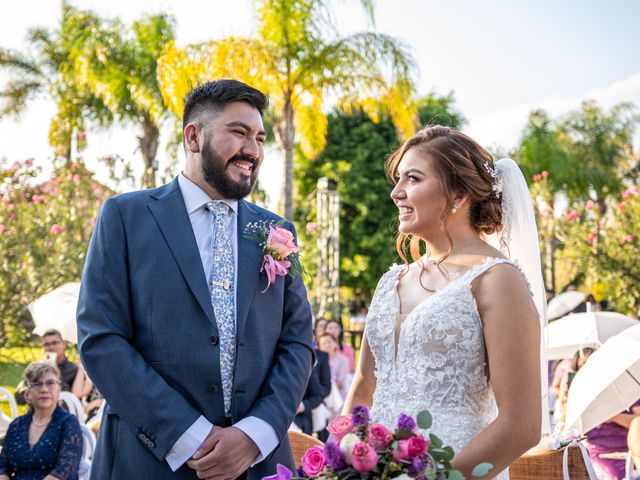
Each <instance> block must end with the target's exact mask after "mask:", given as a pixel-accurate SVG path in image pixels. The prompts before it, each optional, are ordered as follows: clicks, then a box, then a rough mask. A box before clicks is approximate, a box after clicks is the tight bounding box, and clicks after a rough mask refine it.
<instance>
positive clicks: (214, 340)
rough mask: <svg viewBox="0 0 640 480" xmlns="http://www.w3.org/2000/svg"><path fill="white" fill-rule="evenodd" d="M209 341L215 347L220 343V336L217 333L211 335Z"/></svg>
mask: <svg viewBox="0 0 640 480" xmlns="http://www.w3.org/2000/svg"><path fill="white" fill-rule="evenodd" d="M209 343H210V344H211V345H213V346H214V347H215V346H216V345H218V344H219V343H220V337H218V336H217V335H211V336H210V337H209Z"/></svg>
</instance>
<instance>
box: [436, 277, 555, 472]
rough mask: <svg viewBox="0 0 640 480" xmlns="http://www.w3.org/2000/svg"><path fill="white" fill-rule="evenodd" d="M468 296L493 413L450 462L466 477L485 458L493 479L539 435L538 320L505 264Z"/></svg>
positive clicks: (522, 286) (526, 292)
mask: <svg viewBox="0 0 640 480" xmlns="http://www.w3.org/2000/svg"><path fill="white" fill-rule="evenodd" d="M474 295H475V298H476V303H477V305H478V312H479V313H480V317H481V318H482V322H483V325H484V336H485V345H486V349H487V358H488V366H489V377H490V382H491V386H492V388H493V391H494V394H495V398H496V403H497V405H498V410H499V414H498V417H497V418H496V419H495V421H494V422H492V423H491V424H490V425H489V426H487V428H485V429H484V430H483V431H482V432H481V433H480V434H479V435H478V436H477V437H476V438H474V439H473V440H472V441H471V442H470V443H469V444H468V445H467V446H466V447H465V448H464V449H463V450H462V451H461V452H456V453H457V455H456V457H455V458H454V460H453V465H454V467H455V468H457V469H459V470H460V471H461V472H462V474H463V475H464V476H465V477H467V478H468V477H470V476H471V472H472V471H473V468H474V467H475V466H476V465H478V464H480V463H482V462H489V463H491V464H493V465H494V468H493V470H492V471H491V472H490V473H489V474H488V475H487V476H485V477H482V478H493V477H494V476H495V475H497V474H498V473H500V472H501V471H502V470H504V469H505V468H506V467H507V466H509V465H510V464H511V463H513V462H514V461H515V460H516V459H517V458H518V457H520V456H521V455H522V454H524V453H525V452H526V451H527V450H529V449H530V448H532V447H533V446H535V445H536V444H537V443H538V441H539V439H540V426H541V418H542V412H541V409H542V404H541V398H540V323H539V320H538V313H537V310H536V307H535V305H534V303H533V300H532V298H531V295H530V293H529V289H528V287H527V284H526V282H525V280H524V277H523V276H522V274H521V273H520V272H519V271H518V270H517V269H516V268H514V267H513V266H511V265H496V266H495V267H493V268H491V269H490V270H488V271H487V273H485V274H484V275H482V276H481V277H479V278H478V279H477V280H476V282H475V284H474ZM545 414H546V412H545ZM436 434H437V432H436ZM445 440H446V439H445ZM474 478H475V477H474Z"/></svg>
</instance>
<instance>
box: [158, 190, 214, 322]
mask: <svg viewBox="0 0 640 480" xmlns="http://www.w3.org/2000/svg"><path fill="white" fill-rule="evenodd" d="M152 197H153V198H154V199H155V201H152V202H151V203H149V204H148V207H149V210H151V213H152V215H153V216H154V217H155V219H156V222H157V223H158V226H159V227H160V230H161V231H162V235H163V236H164V238H165V240H166V242H167V244H168V245H169V249H170V250H171V253H172V254H173V257H174V258H175V260H176V262H177V264H178V267H180V271H181V272H182V275H183V276H184V279H185V280H186V282H187V285H189V288H190V289H191V291H192V292H193V294H194V296H195V297H196V299H197V300H198V303H199V304H200V306H201V307H202V310H203V311H204V313H205V314H206V315H207V318H208V319H209V321H210V322H211V323H212V324H213V325H215V324H216V322H215V320H214V318H213V308H212V307H211V297H210V295H209V291H208V289H207V279H206V277H205V273H204V270H203V269H202V260H201V259H200V253H199V252H198V244H197V243H196V239H195V236H194V234H193V227H192V226H191V222H190V221H189V214H188V213H187V208H186V207H185V205H184V199H183V198H182V194H181V192H180V187H179V185H178V179H177V178H176V179H175V180H174V181H173V182H171V183H170V184H168V185H165V186H164V187H161V188H159V189H158V191H157V193H155V194H154V195H152Z"/></svg>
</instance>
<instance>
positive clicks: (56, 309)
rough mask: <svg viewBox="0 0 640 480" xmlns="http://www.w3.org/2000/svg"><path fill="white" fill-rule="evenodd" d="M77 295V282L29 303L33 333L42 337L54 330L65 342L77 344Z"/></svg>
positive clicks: (78, 288) (78, 292)
mask: <svg viewBox="0 0 640 480" xmlns="http://www.w3.org/2000/svg"><path fill="white" fill-rule="evenodd" d="M79 294H80V283H79V282H71V283H65V284H64V285H61V286H59V287H58V288H56V289H55V290H52V291H50V292H49V293H47V294H45V295H43V296H42V297H40V298H38V299H37V300H35V301H34V302H33V303H31V304H30V305H29V312H30V313H31V317H32V318H33V323H35V324H36V328H34V329H33V333H35V334H37V335H42V334H43V333H44V332H46V331H47V330H49V329H51V328H55V329H56V330H58V331H59V332H60V333H61V334H62V338H64V339H65V340H68V341H69V342H72V343H78V333H77V331H76V308H77V306H78V296H79Z"/></svg>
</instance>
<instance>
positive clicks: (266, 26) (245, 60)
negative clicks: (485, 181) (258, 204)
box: [158, 0, 417, 218]
mask: <svg viewBox="0 0 640 480" xmlns="http://www.w3.org/2000/svg"><path fill="white" fill-rule="evenodd" d="M361 3H362V4H363V6H364V7H365V9H366V10H367V12H368V14H369V16H370V18H372V17H373V7H372V3H371V2H370V1H364V0H363V1H362V2H361ZM255 4H256V8H257V10H258V17H259V19H260V23H259V27H258V31H257V34H256V36H255V37H251V38H242V37H233V36H232V37H228V38H224V39H222V40H216V41H212V42H210V43H208V44H204V45H191V46H187V47H185V48H182V49H180V48H177V47H176V46H175V45H174V44H170V45H169V46H168V48H167V49H166V51H165V53H164V55H163V56H162V57H161V58H160V60H159V64H158V67H159V68H158V79H159V83H160V89H161V91H162V94H163V97H164V100H165V103H166V104H167V106H168V107H169V109H170V110H172V111H173V112H174V113H175V114H176V115H181V114H182V110H183V107H184V104H183V98H184V96H185V94H186V93H187V92H188V91H189V90H190V89H191V88H193V87H194V86H196V85H197V84H199V83H202V82H204V81H206V80H210V79H212V78H223V77H234V78H237V79H239V80H242V81H244V82H246V83H249V84H251V85H253V86H254V87H256V88H259V89H260V90H262V91H264V92H265V93H266V94H267V95H268V96H269V97H270V99H271V102H272V109H273V111H272V116H273V123H272V127H273V131H274V134H275V138H276V142H277V144H278V146H279V148H280V151H281V152H282V156H283V163H284V179H285V181H284V186H283V194H282V201H283V202H284V216H285V217H286V218H292V216H293V152H294V146H295V144H296V140H298V141H299V144H300V147H301V149H302V151H303V153H304V154H305V155H306V156H310V157H313V156H315V155H317V154H318V153H319V152H320V151H321V150H322V148H323V147H324V143H325V139H326V132H327V117H326V114H325V111H326V110H325V108H326V106H327V105H326V103H327V101H328V99H333V100H336V101H337V103H338V105H339V106H341V107H342V108H343V109H344V110H346V111H347V112H348V111H351V110H352V109H353V108H356V107H357V108H361V109H363V110H364V111H365V112H367V113H368V114H369V115H370V116H371V117H372V118H379V117H380V115H381V113H382V112H383V111H386V112H388V114H389V115H390V117H391V119H392V120H393V122H394V125H395V126H396V128H397V129H398V131H399V132H400V133H401V134H402V136H406V135H410V134H412V133H413V131H414V129H415V126H416V122H417V120H416V119H417V115H416V110H415V107H414V106H413V104H412V97H413V91H414V88H413V84H412V81H411V74H412V70H413V68H414V64H413V61H412V59H411V56H410V55H409V53H408V51H407V49H406V47H405V46H404V45H403V44H401V43H400V42H399V41H398V40H396V39H394V38H392V37H390V36H388V35H384V34H380V33H372V32H365V33H357V34H354V35H349V36H346V37H340V36H338V35H337V34H336V33H335V31H334V29H333V28H332V23H331V15H330V12H329V11H328V8H327V6H326V2H324V1H322V0H261V1H256V2H255ZM326 33H330V34H331V35H330V37H331V38H328V36H327V35H326Z"/></svg>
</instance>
